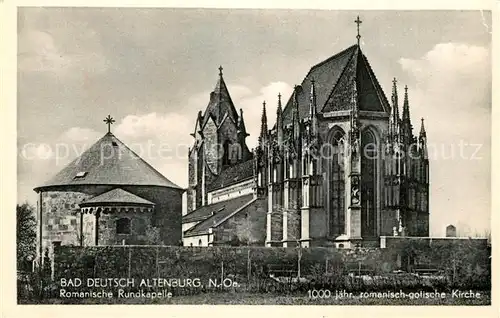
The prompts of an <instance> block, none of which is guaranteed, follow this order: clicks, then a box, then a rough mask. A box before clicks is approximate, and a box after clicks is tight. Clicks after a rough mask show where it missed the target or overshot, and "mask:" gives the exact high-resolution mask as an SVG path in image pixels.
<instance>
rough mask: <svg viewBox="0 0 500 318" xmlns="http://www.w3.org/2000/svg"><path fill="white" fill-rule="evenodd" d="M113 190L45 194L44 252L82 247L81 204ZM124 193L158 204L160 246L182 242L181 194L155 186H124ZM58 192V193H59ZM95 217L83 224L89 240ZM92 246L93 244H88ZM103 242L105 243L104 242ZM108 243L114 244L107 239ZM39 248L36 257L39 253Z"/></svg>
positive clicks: (156, 221)
mask: <svg viewBox="0 0 500 318" xmlns="http://www.w3.org/2000/svg"><path fill="white" fill-rule="evenodd" d="M113 188H114V187H113V186H87V185H82V186H77V187H66V190H67V191H45V192H42V194H41V196H42V202H41V203H40V202H39V206H41V207H42V213H43V215H42V219H41V220H42V225H43V227H42V248H43V250H45V249H46V248H48V249H49V253H50V254H52V245H53V243H54V242H60V244H61V245H80V240H81V228H80V224H81V221H80V215H79V212H80V207H79V205H78V204H79V203H81V202H82V201H83V200H87V199H89V198H91V197H94V196H96V195H99V194H102V193H104V192H107V191H109V190H111V189H113ZM121 188H122V189H124V190H125V191H128V192H130V193H133V194H135V195H137V196H140V197H142V198H144V199H146V200H149V201H151V202H153V203H155V208H154V214H153V216H152V218H153V219H152V220H153V221H152V226H156V227H158V228H159V229H160V234H161V242H163V243H164V244H166V245H178V244H179V242H180V241H181V218H182V191H183V190H180V189H172V188H165V187H156V186H123V187H121ZM58 190H59V189H58ZM39 213H40V211H38V213H37V215H38V217H37V219H38V222H40V218H39ZM92 219H93V218H92V217H88V216H86V217H85V218H84V222H83V228H84V232H87V237H88V235H89V234H90V233H92V232H93V231H94V229H93V227H94V225H93V223H92V222H93V221H92ZM39 229H40V223H38V226H37V232H38V236H37V244H39V242H40V230H39ZM85 242H86V244H90V242H92V240H90V241H89V240H85ZM103 242H104V241H103ZM106 242H111V240H108V239H106ZM39 251H40V250H39V248H37V253H39Z"/></svg>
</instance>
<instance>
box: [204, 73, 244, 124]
mask: <svg viewBox="0 0 500 318" xmlns="http://www.w3.org/2000/svg"><path fill="white" fill-rule="evenodd" d="M226 113H227V114H228V116H229V117H230V118H231V119H232V120H233V121H234V122H235V123H237V122H238V112H237V111H236V108H235V107H234V104H233V101H232V99H231V95H230V94H229V90H228V89H227V86H226V83H225V82H224V76H223V74H222V66H220V67H219V78H218V79H217V83H216V84H215V88H214V90H213V91H212V92H211V93H210V101H209V102H208V105H207V108H206V110H205V113H204V115H203V122H202V125H201V127H203V126H205V124H206V123H207V122H208V119H209V118H210V117H212V118H213V119H214V121H215V123H216V124H217V125H219V124H220V123H221V121H222V119H223V118H224V115H225V114H226Z"/></svg>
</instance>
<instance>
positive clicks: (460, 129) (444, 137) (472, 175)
mask: <svg viewBox="0 0 500 318" xmlns="http://www.w3.org/2000/svg"><path fill="white" fill-rule="evenodd" d="M490 55H491V54H490V48H487V47H480V46H472V45H468V44H464V43H441V44H437V45H435V46H434V47H433V48H432V49H431V50H430V51H428V52H427V53H426V54H424V55H423V56H422V57H420V58H417V59H409V58H402V59H400V60H399V63H400V65H401V67H402V69H403V70H404V71H405V72H406V73H407V74H408V75H409V78H410V81H409V83H408V87H409V89H408V91H409V99H410V111H411V114H412V122H413V124H414V126H415V128H416V129H420V121H419V119H420V118H421V117H423V118H425V127H426V130H427V136H428V143H429V148H430V150H434V149H437V150H438V152H437V153H435V154H434V155H433V156H431V159H432V160H431V182H430V187H431V199H430V210H431V227H432V229H431V231H432V232H433V233H441V234H444V227H445V226H446V225H447V224H457V222H462V223H464V222H465V223H467V224H469V225H470V228H471V231H475V229H481V228H482V229H484V228H489V227H490V194H491V188H490V177H491V176H490V175H491V171H490V162H491V146H490V141H491V130H490V127H491V56H490ZM415 128H414V129H415ZM417 132H418V130H417ZM461 144H462V145H464V146H461ZM460 147H463V149H464V150H463V153H464V154H465V156H462V155H460ZM445 156H446V157H445ZM481 180H482V181H481ZM471 185H474V186H471Z"/></svg>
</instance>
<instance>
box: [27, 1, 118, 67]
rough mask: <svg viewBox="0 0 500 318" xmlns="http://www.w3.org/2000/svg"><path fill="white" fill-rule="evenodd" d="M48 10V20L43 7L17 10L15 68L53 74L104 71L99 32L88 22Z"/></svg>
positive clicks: (104, 61)
mask: <svg viewBox="0 0 500 318" xmlns="http://www.w3.org/2000/svg"><path fill="white" fill-rule="evenodd" d="M51 12H53V13H56V14H54V15H51V18H50V19H49V18H47V17H46V15H47V10H44V9H40V8H29V9H23V10H20V17H19V29H18V70H19V71H21V72H42V73H44V74H49V75H50V74H52V75H57V76H79V74H78V71H80V72H83V73H86V74H92V73H97V74H98V73H102V72H104V71H105V70H106V69H107V68H108V64H109V63H108V61H107V59H106V58H105V56H104V54H103V49H102V45H101V39H100V36H99V34H98V33H97V32H96V31H95V30H94V29H92V28H91V26H90V25H89V23H85V22H82V21H80V20H79V19H78V18H73V19H71V18H70V17H68V16H67V14H64V12H60V11H58V10H57V9H56V10H51ZM57 13H59V14H57ZM61 25H63V26H64V27H63V28H61Z"/></svg>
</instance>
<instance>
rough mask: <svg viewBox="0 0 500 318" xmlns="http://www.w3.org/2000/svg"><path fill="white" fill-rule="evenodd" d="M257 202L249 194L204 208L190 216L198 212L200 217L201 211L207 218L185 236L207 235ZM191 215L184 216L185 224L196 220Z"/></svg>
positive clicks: (185, 233)
mask: <svg viewBox="0 0 500 318" xmlns="http://www.w3.org/2000/svg"><path fill="white" fill-rule="evenodd" d="M256 200H257V199H255V198H254V196H253V194H248V195H244V196H241V197H237V198H234V199H230V200H226V201H223V202H218V203H215V204H211V205H207V206H203V207H201V208H200V209H198V210H195V211H193V212H191V213H190V214H193V213H195V212H197V211H198V212H197V213H196V214H197V215H200V214H201V213H199V211H200V210H202V211H203V212H205V213H204V214H203V215H204V216H205V220H203V221H201V222H200V223H198V224H196V225H195V226H193V227H192V228H190V229H189V230H187V231H186V232H184V236H193V235H199V234H205V233H207V232H208V229H209V228H211V227H216V226H218V225H219V224H220V223H221V222H223V221H224V220H225V219H227V218H228V217H230V216H231V214H233V213H235V212H238V211H240V210H241V209H242V208H244V207H246V206H248V205H249V204H251V203H252V202H254V201H256ZM212 212H213V214H212ZM190 214H186V215H185V216H184V218H183V220H182V222H183V223H186V222H187V221H186V220H188V221H189V220H195V219H194V218H193V217H192V216H190Z"/></svg>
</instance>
